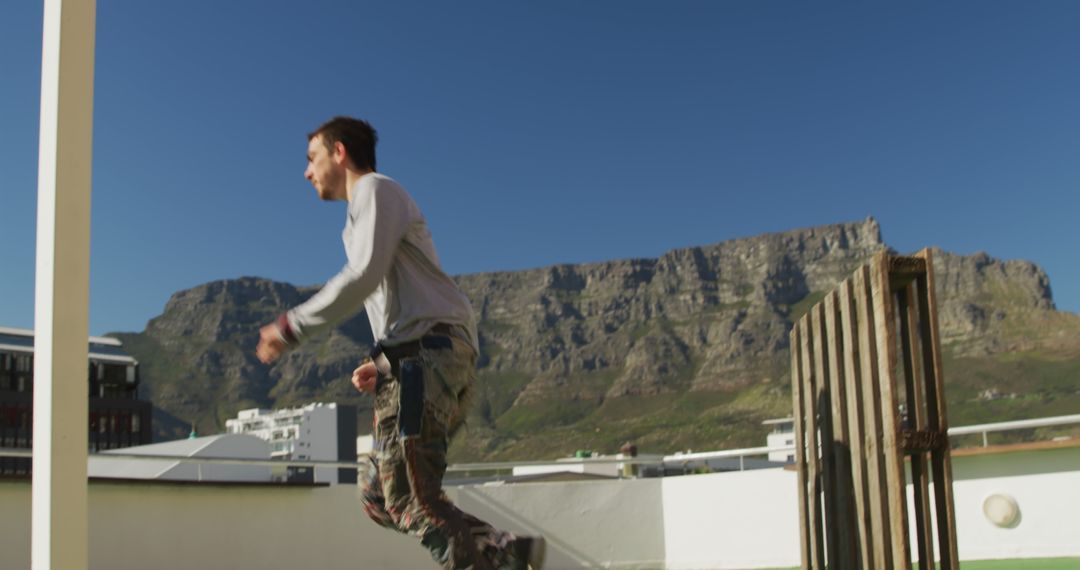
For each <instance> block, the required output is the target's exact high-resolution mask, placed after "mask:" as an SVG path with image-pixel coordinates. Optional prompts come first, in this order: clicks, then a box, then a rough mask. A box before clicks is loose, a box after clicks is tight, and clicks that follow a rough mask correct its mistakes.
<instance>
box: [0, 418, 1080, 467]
mask: <svg viewBox="0 0 1080 570" xmlns="http://www.w3.org/2000/svg"><path fill="white" fill-rule="evenodd" d="M1071 424H1080V414H1074V415H1068V416H1055V417H1049V418H1037V419H1029V420H1016V421H1008V422H997V423H990V424H978V425H971V426H962V427H954V428H949V436H957V435H971V434H982V435H983V445H984V446H985V445H987V442H986V434H988V433H990V432H1000V431H1010V430H1017V429H1031V428H1038V427H1050V426H1061V425H1071ZM794 449H795V447H794V446H791V445H789V446H781V447H750V448H744V449H727V450H722V451H704V452H699V453H680V454H674V455H665V456H663V457H661V458H656V457H652V458H649V457H617V456H604V457H579V458H564V459H558V460H546V461H500V462H488V463H458V464H454V465H450V466H449V467H447V471H449V472H464V471H500V470H507V469H513V468H514V467H530V466H548V465H567V466H571V465H582V464H587V465H607V464H621V465H656V464H657V463H663V464H665V465H673V464H676V465H677V464H686V463H687V462H691V461H704V460H708V459H731V458H739V459H740V469H741V468H743V467H744V464H743V462H742V460H743V459H745V458H746V457H753V456H758V455H767V454H769V453H772V452H786V451H793V450H794ZM366 455H367V454H358V457H366ZM90 456H91V457H93V458H94V459H105V460H111V459H117V460H120V459H123V460H131V459H141V460H155V461H172V462H176V463H202V464H229V465H252V466H265V467H338V468H355V467H360V466H363V463H360V462H355V461H353V462H350V461H322V460H313V459H305V460H294V459H245V458H233V457H198V456H196V457H187V456H176V455H145V454H134V453H116V452H109V453H93V454H91V455H90ZM0 457H24V458H29V457H33V453H32V451H31V450H29V449H12V448H0Z"/></svg>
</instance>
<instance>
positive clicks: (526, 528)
mask: <svg viewBox="0 0 1080 570" xmlns="http://www.w3.org/2000/svg"><path fill="white" fill-rule="evenodd" d="M953 467H954V485H953V488H954V496H955V500H956V516H957V528H958V531H957V533H958V536H957V543H958V546H959V551H960V558H961V560H978V559H1011V558H1041V557H1080V540H1077V538H1076V537H1077V536H1080V509H1077V508H1076V507H1077V506H1078V505H1080V447H1077V446H1062V447H1060V448H1057V449H1041V450H1030V449H1029V450H1022V451H1016V450H1013V451H1010V452H1007V453H985V454H976V455H963V454H960V455H958V456H956V457H954V459H953ZM448 494H449V495H450V496H451V498H452V499H454V500H455V501H457V502H458V503H459V505H460V506H461V507H462V508H463V509H464V510H466V511H469V512H473V513H475V514H476V515H478V516H480V517H481V518H484V519H486V520H488V521H490V522H492V523H494V524H495V525H496V526H499V527H502V528H506V529H509V530H512V531H514V532H519V533H523V534H543V535H545V536H546V537H547V538H548V541H549V553H548V560H549V564H548V565H547V567H546V568H547V569H548V570H563V569H578V568H582V569H584V568H621V569H641V570H645V569H661V568H665V569H672V570H675V569H679V570H683V569H705V568H709V569H736V568H785V567H795V566H797V565H798V564H799V547H798V523H797V518H796V516H797V515H796V513H797V507H796V505H797V496H796V486H795V472H794V471H791V470H786V469H758V470H753V471H745V472H731V473H715V474H706V475H688V476H682V477H668V478H663V479H636V480H633V479H632V480H606V481H579V482H548V483H518V484H505V485H469V486H461V487H453V488H450V489H449V490H448ZM991 495H1008V496H1009V497H1010V498H1011V499H1012V500H1013V501H1014V502H1015V504H1016V506H1017V508H1018V512H1019V515H1018V518H1017V519H1016V520H1015V521H1014V523H1013V524H1012V525H1008V526H1005V527H1001V526H996V525H995V524H993V523H992V522H991V521H990V519H989V518H988V517H987V516H986V515H985V514H984V510H983V509H984V503H985V501H986V499H987V497H990V496H991ZM89 512H90V531H89V549H90V568H91V569H92V570H128V569H130V570H136V569H138V570H142V569H144V568H155V569H157V570H189V569H191V568H260V569H261V570H279V569H280V570H292V569H294V568H298V567H303V568H320V569H321V570H333V569H342V570H345V569H350V570H353V569H355V568H365V569H368V570H378V569H386V570H398V569H400V570H417V569H420V570H422V569H425V568H428V569H432V570H434V569H435V568H437V566H436V565H435V564H434V563H433V562H432V561H431V560H430V558H429V557H428V556H427V553H426V552H425V551H424V550H423V549H422V548H421V547H420V546H419V545H418V544H417V542H416V540H415V539H413V538H411V537H407V536H402V535H398V534H396V533H394V532H392V531H389V530H385V529H382V528H379V527H377V526H376V525H375V524H374V523H372V522H370V521H369V520H367V518H366V517H365V516H364V515H363V514H362V512H361V509H360V508H359V496H358V489H357V488H356V487H353V486H345V485H335V486H329V487H295V486H294V487H290V486H281V485H266V484H263V485H258V484H252V485H244V484H215V483H196V482H188V483H182V482H139V481H112V482H106V481H92V482H91V483H90V486H89ZM29 518H30V483H29V481H27V480H0V553H3V554H2V555H0V556H2V558H0V562H2V563H0V568H3V570H25V569H29V568H30V560H29V558H30V526H29Z"/></svg>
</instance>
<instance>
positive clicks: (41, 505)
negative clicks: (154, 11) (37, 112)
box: [31, 0, 96, 570]
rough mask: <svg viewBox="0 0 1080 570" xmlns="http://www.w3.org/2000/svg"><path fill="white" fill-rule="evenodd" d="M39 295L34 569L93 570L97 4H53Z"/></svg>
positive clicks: (44, 80) (45, 72)
mask: <svg viewBox="0 0 1080 570" xmlns="http://www.w3.org/2000/svg"><path fill="white" fill-rule="evenodd" d="M44 5H45V14H44V20H43V21H44V30H43V33H42V49H41V130H40V135H39V136H40V138H39V148H38V212H37V214H38V217H37V275H36V280H35V299H34V329H35V335H34V459H33V469H34V475H33V491H32V511H33V515H32V527H31V531H32V532H31V537H32V538H31V567H32V568H33V570H53V569H56V570H61V569H62V570H85V569H86V568H87V550H88V549H87V528H88V521H87V500H86V459H87V441H88V434H87V431H88V430H87V413H88V410H87V408H88V407H89V399H88V394H87V383H86V382H87V353H88V350H89V347H88V343H87V339H88V337H89V336H90V335H89V328H90V327H89V324H88V322H89V319H88V308H87V305H88V304H89V282H90V158H91V146H92V134H91V133H92V129H93V105H94V97H93V94H94V26H95V12H96V10H95V0H45V2H44Z"/></svg>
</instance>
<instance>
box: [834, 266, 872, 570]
mask: <svg viewBox="0 0 1080 570" xmlns="http://www.w3.org/2000/svg"><path fill="white" fill-rule="evenodd" d="M853 287H854V284H853V278H852V279H847V280H845V281H844V282H843V283H841V284H840V288H839V289H840V291H839V292H840V300H839V310H840V315H839V316H840V324H841V326H840V331H841V337H842V338H841V345H842V350H841V360H842V363H843V364H842V367H843V370H844V392H845V394H844V397H845V400H846V403H847V406H846V410H845V412H846V414H845V415H846V418H845V422H846V424H847V437H848V442H850V445H851V481H852V485H853V487H854V490H855V492H854V500H855V526H854V528H855V529H856V537H857V539H858V540H857V543H858V555H859V558H858V562H857V564H856V567H858V568H867V567H869V561H871V560H873V550H874V540H875V535H874V533H873V529H872V526H871V523H870V494H869V490H868V489H867V485H868V482H867V477H866V457H865V455H866V452H865V443H864V437H865V436H864V434H865V431H866V428H865V426H864V423H865V420H864V417H863V405H864V404H863V399H862V393H863V387H862V376H861V374H860V369H859V342H858V338H856V336H857V334H858V327H859V323H858V315H857V312H856V309H855V301H854V298H853V295H852V289H853Z"/></svg>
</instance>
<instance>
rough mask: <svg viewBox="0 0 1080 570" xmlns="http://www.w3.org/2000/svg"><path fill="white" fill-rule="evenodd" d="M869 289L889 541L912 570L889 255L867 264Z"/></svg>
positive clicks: (895, 560) (899, 561)
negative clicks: (900, 443)
mask: <svg viewBox="0 0 1080 570" xmlns="http://www.w3.org/2000/svg"><path fill="white" fill-rule="evenodd" d="M870 267H871V270H870V288H871V292H872V295H873V303H874V327H875V330H876V335H875V338H876V341H877V356H878V358H877V368H878V381H879V383H880V389H881V393H880V397H881V423H882V436H883V439H882V445H883V452H884V455H885V487H886V488H887V490H888V510H889V527H888V529H889V531H888V532H889V538H890V539H891V540H892V564H893V567H894V568H898V569H899V568H903V569H907V568H910V567H911V553H910V545H909V543H908V541H907V485H906V484H905V478H904V469H903V453H902V450H901V449H900V446H899V445H898V443H897V439H898V437H897V434H898V433H899V431H900V424H899V418H898V417H897V416H898V414H897V409H896V408H897V398H896V374H895V372H896V333H895V318H894V317H895V315H894V313H893V302H892V290H891V289H890V287H889V256H888V255H887V254H885V253H878V254H876V255H875V256H874V259H873V260H872V261H871V262H870Z"/></svg>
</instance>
